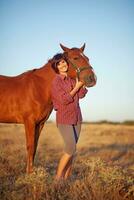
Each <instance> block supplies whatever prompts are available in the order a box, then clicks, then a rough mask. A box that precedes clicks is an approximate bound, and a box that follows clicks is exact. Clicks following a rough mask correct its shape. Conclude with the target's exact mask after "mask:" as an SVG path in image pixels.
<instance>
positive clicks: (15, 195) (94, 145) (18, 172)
mask: <svg viewBox="0 0 134 200" xmlns="http://www.w3.org/2000/svg"><path fill="white" fill-rule="evenodd" d="M62 148H63V143H62V138H61V136H60V134H59V132H58V129H57V127H56V125H55V124H54V123H47V124H46V125H45V126H44V128H43V131H42V133H41V137H40V139H39V145H38V150H37V153H36V158H35V167H34V172H33V173H32V174H31V175H27V174H26V173H25V169H26V146H25V134H24V127H23V125H16V124H0V199H2V200H4V199H7V200H22V199H25V200H40V199H41V200H43V199H46V200H125V199H126V200H132V199H134V125H131V126H129V125H121V124H116V125H114V124H103V123H102V124H88V123H87V124H83V125H82V131H81V135H80V139H79V142H78V146H77V156H76V158H75V162H74V165H73V174H72V177H71V178H70V179H68V181H66V182H61V183H60V185H59V186H58V187H57V186H56V185H55V184H54V183H53V179H54V175H55V172H56V169H57V165H58V161H59V159H60V157H61V155H62Z"/></svg>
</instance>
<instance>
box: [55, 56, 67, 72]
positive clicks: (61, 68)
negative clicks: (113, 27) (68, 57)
mask: <svg viewBox="0 0 134 200" xmlns="http://www.w3.org/2000/svg"><path fill="white" fill-rule="evenodd" d="M57 68H58V70H59V73H64V72H67V70H68V64H67V62H66V61H65V60H64V59H63V60H61V61H60V62H59V63H58V64H57Z"/></svg>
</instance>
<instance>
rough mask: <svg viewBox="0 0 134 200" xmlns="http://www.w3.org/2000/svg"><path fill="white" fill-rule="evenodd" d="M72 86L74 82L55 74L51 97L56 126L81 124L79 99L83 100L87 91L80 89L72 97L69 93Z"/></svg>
mask: <svg viewBox="0 0 134 200" xmlns="http://www.w3.org/2000/svg"><path fill="white" fill-rule="evenodd" d="M74 86H75V80H73V79H72V78H70V77H66V76H64V75H61V74H56V77H55V78H54V80H53V82H52V87H51V97H52V102H53V106H54V110H56V123H57V124H77V123H78V122H82V114H81V110H80V106H79V98H83V97H84V96H85V94H86V93H87V91H88V90H87V89H86V88H83V87H82V88H80V89H79V91H78V92H77V93H76V94H75V95H74V96H73V97H72V96H71V95H70V91H71V90H72V89H73V88H74Z"/></svg>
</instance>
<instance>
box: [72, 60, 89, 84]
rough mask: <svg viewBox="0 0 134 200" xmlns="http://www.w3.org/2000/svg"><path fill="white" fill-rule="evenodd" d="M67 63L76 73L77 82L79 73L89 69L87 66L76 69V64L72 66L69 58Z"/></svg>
mask: <svg viewBox="0 0 134 200" xmlns="http://www.w3.org/2000/svg"><path fill="white" fill-rule="evenodd" d="M68 61H69V62H70V64H71V65H72V67H73V68H74V69H75V71H76V73H77V77H78V80H79V79H80V73H81V72H82V71H84V70H87V69H89V66H82V67H77V65H76V64H74V63H73V62H72V61H71V60H70V59H69V58H68Z"/></svg>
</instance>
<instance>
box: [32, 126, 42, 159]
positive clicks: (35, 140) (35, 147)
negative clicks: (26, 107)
mask: <svg viewBox="0 0 134 200" xmlns="http://www.w3.org/2000/svg"><path fill="white" fill-rule="evenodd" d="M43 126H44V123H40V124H36V127H35V138H34V155H33V161H34V157H35V154H36V149H37V145H38V140H39V136H40V133H41V130H42V128H43Z"/></svg>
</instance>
